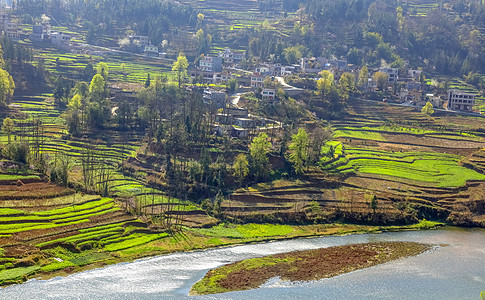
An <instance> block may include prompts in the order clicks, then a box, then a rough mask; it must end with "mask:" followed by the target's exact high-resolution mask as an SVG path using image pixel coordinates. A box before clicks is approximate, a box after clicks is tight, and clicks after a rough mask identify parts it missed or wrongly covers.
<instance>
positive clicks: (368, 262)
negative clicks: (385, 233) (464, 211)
mask: <svg viewBox="0 0 485 300" xmlns="http://www.w3.org/2000/svg"><path fill="white" fill-rule="evenodd" d="M431 248H432V246H431V245H427V244H419V243H413V242H381V243H368V244H354V245H346V246H339V247H331V248H321V249H317V250H307V251H297V252H291V253H284V254H275V255H270V256H265V257H260V258H252V259H247V260H243V261H240V262H236V263H232V264H229V265H225V266H223V267H220V268H217V269H214V270H211V271H209V272H208V273H207V274H206V275H205V276H204V278H203V279H201V280H200V281H198V282H197V283H196V284H195V285H194V286H192V288H191V290H190V294H191V295H208V294H217V293H226V292H234V291H244V290H249V289H255V288H258V287H259V286H261V285H262V284H264V283H265V282H266V281H268V280H269V279H271V278H274V277H278V278H280V279H281V280H289V281H312V280H319V279H322V278H329V277H334V276H338V275H340V274H343V273H348V272H352V271H355V270H358V269H363V268H368V267H371V266H375V265H378V264H383V263H386V262H389V261H393V260H396V259H402V258H405V257H408V256H414V255H418V254H421V253H423V252H425V251H427V250H430V249H431Z"/></svg>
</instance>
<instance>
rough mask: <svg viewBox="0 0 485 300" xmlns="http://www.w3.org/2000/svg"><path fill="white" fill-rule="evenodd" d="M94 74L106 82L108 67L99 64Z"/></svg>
mask: <svg viewBox="0 0 485 300" xmlns="http://www.w3.org/2000/svg"><path fill="white" fill-rule="evenodd" d="M96 72H97V74H99V75H101V76H102V77H103V79H104V81H105V82H107V81H108V74H109V67H108V65H107V64H106V63H104V62H100V63H99V64H98V65H97V67H96Z"/></svg>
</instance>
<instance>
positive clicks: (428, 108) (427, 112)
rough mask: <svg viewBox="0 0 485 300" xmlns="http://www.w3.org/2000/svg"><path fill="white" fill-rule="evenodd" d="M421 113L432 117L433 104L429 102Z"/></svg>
mask: <svg viewBox="0 0 485 300" xmlns="http://www.w3.org/2000/svg"><path fill="white" fill-rule="evenodd" d="M421 113H423V114H425V115H427V116H430V115H432V114H433V113H434V110H433V104H431V103H430V102H427V103H426V105H425V106H423V108H422V109H421Z"/></svg>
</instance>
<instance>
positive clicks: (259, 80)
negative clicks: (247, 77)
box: [251, 73, 264, 88]
mask: <svg viewBox="0 0 485 300" xmlns="http://www.w3.org/2000/svg"><path fill="white" fill-rule="evenodd" d="M263 80H264V76H263V75H261V74H259V73H253V75H251V87H252V88H260V87H261V88H262V87H263Z"/></svg>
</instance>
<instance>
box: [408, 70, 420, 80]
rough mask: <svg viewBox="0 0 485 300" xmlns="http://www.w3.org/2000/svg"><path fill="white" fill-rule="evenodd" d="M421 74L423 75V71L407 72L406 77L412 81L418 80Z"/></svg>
mask: <svg viewBox="0 0 485 300" xmlns="http://www.w3.org/2000/svg"><path fill="white" fill-rule="evenodd" d="M421 73H423V70H409V71H408V77H409V78H411V79H414V80H418V79H419V77H421Z"/></svg>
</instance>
